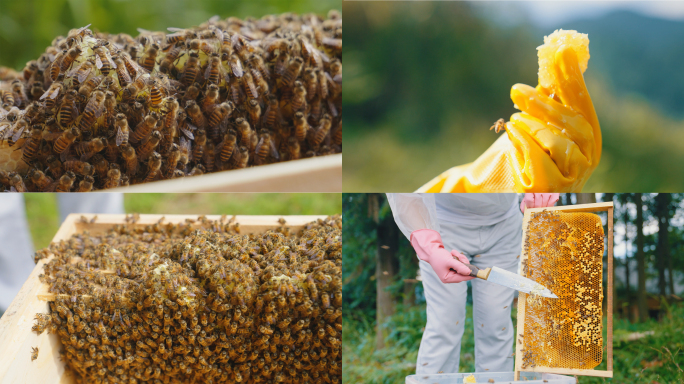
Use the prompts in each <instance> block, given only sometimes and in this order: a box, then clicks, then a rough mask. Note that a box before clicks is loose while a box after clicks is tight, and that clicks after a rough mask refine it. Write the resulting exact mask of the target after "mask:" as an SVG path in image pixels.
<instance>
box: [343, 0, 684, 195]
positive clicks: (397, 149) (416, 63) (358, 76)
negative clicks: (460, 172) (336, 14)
mask: <svg viewBox="0 0 684 384" xmlns="http://www.w3.org/2000/svg"><path fill="white" fill-rule="evenodd" d="M473 7H474V6H473V5H472V4H468V3H465V2H345V3H344V11H345V13H346V14H347V18H346V20H347V22H345V27H346V28H345V48H344V52H345V56H346V57H345V68H346V78H345V83H344V84H345V93H344V95H345V96H344V100H343V104H344V106H345V107H346V108H347V119H346V129H345V142H346V144H347V149H348V151H350V152H349V153H348V154H347V156H346V157H345V164H344V170H343V175H344V176H343V177H344V185H345V190H347V191H359V190H362V191H369V192H371V191H378V192H381V191H388V190H391V191H394V192H409V191H412V190H415V189H416V188H418V187H419V186H420V185H422V184H424V183H425V182H427V181H428V180H430V179H431V178H433V177H435V176H437V175H438V174H439V173H441V172H443V171H445V170H446V169H448V168H450V167H453V166H455V165H460V164H465V163H469V162H471V161H473V160H475V159H476V158H477V157H478V156H479V155H480V154H482V152H483V151H484V150H485V149H487V148H488V147H489V146H490V145H491V144H492V143H493V142H494V141H495V140H496V138H497V135H496V134H495V133H494V132H493V131H489V130H488V128H489V127H490V126H491V125H492V123H493V122H494V121H496V120H497V119H498V118H501V117H503V118H506V119H508V118H509V116H510V115H511V114H512V113H514V112H516V110H515V109H514V107H513V104H512V102H511V100H510V98H509V93H510V87H511V86H512V85H514V84H516V83H525V84H530V85H536V83H537V80H536V73H537V61H536V60H537V56H536V50H535V47H536V46H538V45H539V44H540V42H541V36H540V32H539V31H536V30H533V29H532V28H531V27H527V26H526V25H527V24H526V23H524V22H522V23H520V24H518V25H516V26H510V25H508V24H503V25H502V24H501V23H496V22H492V21H490V20H485V19H484V18H481V17H480V16H479V14H478V13H477V12H476V11H474V9H473ZM587 23H589V22H587ZM587 23H585V24H583V25H587ZM592 23H593V24H600V20H599V21H592ZM678 25H679V30H681V23H679V24H678ZM571 26H573V25H571ZM593 28H594V29H596V28H599V26H596V25H594V27H593ZM625 28H634V26H633V25H632V24H629V25H626V26H625ZM634 30H641V29H639V28H634ZM649 31H650V30H649ZM548 32H549V31H545V33H548ZM580 32H584V31H583V30H580ZM596 33H599V32H598V31H597V32H596ZM617 35H618V34H615V33H611V34H608V35H606V34H605V33H602V34H600V37H599V36H597V39H598V40H597V46H596V47H594V43H593V41H594V40H592V43H591V44H590V47H593V48H591V54H592V61H590V64H589V69H588V70H587V73H586V79H587V86H588V88H589V90H590V92H591V96H592V99H593V101H594V104H595V108H596V111H597V114H598V117H599V121H600V122H601V128H602V132H603V155H602V159H601V163H600V164H599V166H598V168H597V169H596V170H595V172H594V174H593V175H592V177H591V178H590V179H589V181H588V182H587V184H586V185H585V188H584V189H585V190H586V191H601V192H606V191H625V190H629V191H661V192H667V191H679V190H682V186H684V121H683V120H680V119H681V117H669V116H668V115H666V114H665V113H663V110H666V109H667V108H666V107H663V106H662V105H660V104H658V103H659V102H661V101H662V100H663V98H668V96H665V95H671V94H672V92H670V91H665V90H663V87H657V86H653V85H652V84H650V83H648V82H646V85H647V86H650V88H649V92H648V93H646V94H638V93H636V92H638V91H639V89H643V88H644V85H643V84H641V83H644V81H643V80H640V84H637V85H639V87H641V88H639V87H637V85H634V87H635V88H632V89H630V90H629V92H627V91H626V90H625V89H624V88H615V87H614V84H615V82H616V80H615V79H614V78H613V77H611V73H609V72H608V71H610V70H612V68H613V67H615V66H620V67H621V68H620V70H619V71H618V72H619V76H620V77H618V79H620V78H623V77H624V76H625V74H626V73H629V74H630V76H632V75H634V76H636V75H639V76H642V78H643V77H644V76H657V77H659V78H662V77H665V78H668V79H669V82H670V85H669V87H668V89H670V90H673V89H674V90H678V91H676V92H681V89H684V87H682V82H681V74H679V73H674V72H673V71H672V68H673V66H672V63H671V61H670V59H671V58H672V59H673V60H674V63H676V65H679V63H680V62H681V60H675V59H676V58H677V57H679V55H680V54H681V50H665V51H664V50H663V49H662V46H661V45H660V44H650V45H647V46H644V45H643V44H640V45H635V46H634V47H632V48H630V52H631V51H632V50H640V52H642V51H643V50H645V49H649V50H651V49H652V50H654V51H653V52H654V56H653V57H652V59H653V60H658V62H660V61H667V63H669V64H668V66H666V67H662V68H661V67H660V66H658V68H659V69H658V71H652V70H651V68H654V65H653V64H651V65H649V66H648V67H647V68H648V70H647V71H644V70H643V68H644V66H645V64H644V63H648V62H650V61H648V60H646V59H644V60H641V61H638V62H636V61H635V60H628V61H626V60H624V59H622V60H620V61H619V62H618V63H616V62H615V60H614V57H615V55H616V53H615V52H614V51H615V50H618V49H619V48H620V47H622V48H625V47H626V45H625V44H622V45H620V47H617V46H611V47H612V48H610V49H607V48H605V47H606V46H610V44H612V41H613V40H606V39H611V38H614V39H616V37H615V36H617ZM592 36H593V35H591V34H590V35H589V38H590V40H591V39H592ZM649 36H650V35H649ZM660 37H661V38H663V39H669V40H668V41H675V44H676V42H678V41H679V40H677V39H676V38H674V37H673V36H669V35H665V36H660ZM621 41H622V40H621ZM628 41H629V44H634V43H633V42H632V41H631V40H628ZM639 41H642V40H639ZM649 41H650V40H649ZM663 44H665V43H663ZM668 44H669V43H668ZM666 46H669V45H666ZM602 49H603V50H604V51H606V52H605V55H609V56H611V57H613V59H610V60H612V61H610V63H611V65H610V66H608V65H603V64H601V65H596V66H595V65H594V64H593V63H594V62H597V63H604V62H605V61H606V60H609V58H606V57H604V56H603V55H604V52H602V51H601V50H602ZM625 49H627V48H625ZM662 52H667V60H666V58H665V57H664V55H665V54H663V53H662ZM671 52H672V53H671ZM670 53H671V54H670ZM656 54H657V55H658V56H655V55H656ZM640 56H644V55H643V54H640ZM661 59H662V60H661ZM649 60H650V59H649ZM639 63H641V64H639ZM674 68H678V67H674ZM652 72H659V74H658V75H651V74H650V73H652ZM660 72H662V73H660ZM680 72H681V71H680ZM616 76H618V75H616ZM654 81H655V80H654ZM676 92H675V93H676ZM661 93H662V95H661ZM654 94H658V95H660V96H659V97H655V96H653V95H654ZM673 98H674V96H672V97H669V99H673ZM673 100H674V99H673ZM677 102H681V101H672V103H677ZM670 104H671V103H670ZM671 109H672V108H669V110H671ZM672 115H673V116H676V114H672ZM369 164H372V166H369Z"/></svg>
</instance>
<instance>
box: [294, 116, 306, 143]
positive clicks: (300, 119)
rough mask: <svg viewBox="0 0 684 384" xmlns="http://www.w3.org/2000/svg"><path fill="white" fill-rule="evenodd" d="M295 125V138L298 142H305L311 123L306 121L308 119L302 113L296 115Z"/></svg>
mask: <svg viewBox="0 0 684 384" xmlns="http://www.w3.org/2000/svg"><path fill="white" fill-rule="evenodd" d="M294 125H295V131H294V134H295V135H294V137H296V138H297V140H298V141H300V142H301V141H304V139H305V138H306V134H307V132H308V131H309V122H308V121H307V120H306V117H305V116H304V114H303V113H302V112H297V113H295V115H294Z"/></svg>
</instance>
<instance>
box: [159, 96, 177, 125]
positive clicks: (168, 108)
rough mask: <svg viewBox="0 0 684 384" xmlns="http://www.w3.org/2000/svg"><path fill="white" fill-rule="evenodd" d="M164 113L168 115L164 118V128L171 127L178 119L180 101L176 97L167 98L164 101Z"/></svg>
mask: <svg viewBox="0 0 684 384" xmlns="http://www.w3.org/2000/svg"><path fill="white" fill-rule="evenodd" d="M162 113H165V114H166V117H164V126H165V127H170V126H172V125H173V124H174V123H175V122H176V117H178V100H176V98H175V97H167V98H166V99H164V109H163V110H162Z"/></svg>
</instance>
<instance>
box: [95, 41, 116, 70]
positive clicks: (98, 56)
mask: <svg viewBox="0 0 684 384" xmlns="http://www.w3.org/2000/svg"><path fill="white" fill-rule="evenodd" d="M107 44H109V43H108V42H107ZM93 53H94V54H95V66H96V67H97V69H99V70H100V72H102V74H104V75H105V76H107V75H109V71H111V70H112V67H114V68H117V65H116V63H115V62H114V61H113V60H112V58H111V56H109V50H107V49H105V48H104V46H103V45H96V46H95V47H93ZM117 73H118V72H117Z"/></svg>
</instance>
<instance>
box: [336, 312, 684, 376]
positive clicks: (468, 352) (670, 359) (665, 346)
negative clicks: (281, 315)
mask: <svg viewBox="0 0 684 384" xmlns="http://www.w3.org/2000/svg"><path fill="white" fill-rule="evenodd" d="M397 313H398V315H395V316H394V317H392V318H391V319H390V320H389V321H388V322H387V323H386V324H385V326H386V327H389V329H390V330H391V332H390V334H389V336H388V340H387V343H388V345H389V346H388V347H386V348H385V349H383V350H379V351H378V350H375V329H374V326H373V324H372V323H371V322H369V321H368V320H367V319H365V317H363V316H361V315H359V314H354V313H347V314H345V317H344V323H343V328H344V329H343V332H344V340H343V346H342V379H343V381H344V382H345V383H364V384H390V383H403V382H404V379H405V377H406V376H408V375H412V374H414V373H415V369H416V366H415V362H416V359H417V357H418V347H419V345H420V338H421V336H422V332H423V327H424V326H425V307H424V306H417V307H412V308H409V309H403V310H398V311H397ZM512 316H513V319H514V320H513V321H514V322H515V312H513V313H512ZM647 331H653V334H652V335H648V336H645V337H643V338H640V339H638V340H633V341H628V337H627V336H628V335H630V334H633V333H635V332H642V333H643V332H647ZM604 334H605V330H604ZM613 335H614V341H613V360H614V362H613V378H612V379H605V378H598V377H588V376H587V377H580V378H579V383H581V384H595V383H621V384H622V383H649V384H666V383H667V384H675V383H678V384H684V371H683V369H684V337H683V335H684V305H682V304H681V303H680V304H679V305H673V306H672V307H666V310H665V314H664V315H663V316H662V318H661V320H660V321H656V320H649V321H648V322H645V323H640V324H633V323H630V322H628V321H627V320H624V319H615V321H614V324H613ZM474 346H475V344H474V338H473V324H472V307H471V306H470V305H468V307H467V315H466V326H465V332H464V334H463V339H462V342H461V360H460V368H459V371H460V372H474V370H475V360H474V357H473V351H474ZM596 369H599V370H605V369H606V358H605V356H604V359H603V362H602V363H601V364H600V365H599V366H598V367H596Z"/></svg>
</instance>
